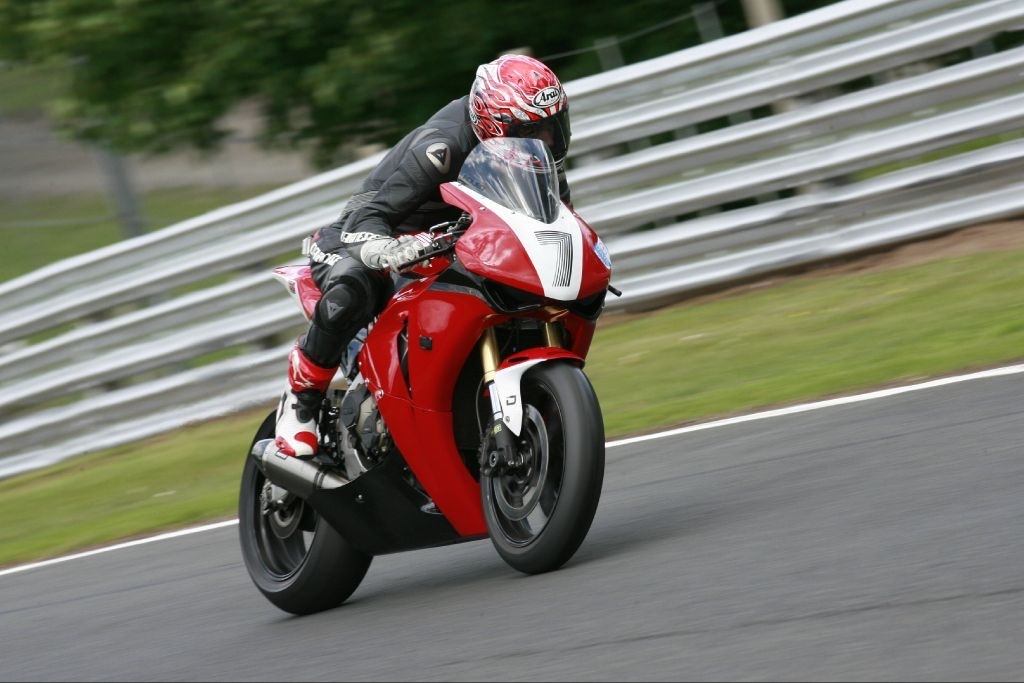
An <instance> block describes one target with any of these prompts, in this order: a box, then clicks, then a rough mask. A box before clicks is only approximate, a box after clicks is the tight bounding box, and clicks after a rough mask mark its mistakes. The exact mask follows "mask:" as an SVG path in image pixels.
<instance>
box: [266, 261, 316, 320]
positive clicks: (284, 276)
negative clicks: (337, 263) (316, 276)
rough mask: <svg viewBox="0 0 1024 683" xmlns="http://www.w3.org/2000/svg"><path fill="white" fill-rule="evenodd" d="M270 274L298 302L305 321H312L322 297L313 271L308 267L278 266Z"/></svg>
mask: <svg viewBox="0 0 1024 683" xmlns="http://www.w3.org/2000/svg"><path fill="white" fill-rule="evenodd" d="M272 273H273V275H274V277H276V278H277V279H278V280H279V281H280V282H281V283H283V284H284V286H285V287H287V288H288V293H289V294H291V295H292V296H293V297H295V299H296V300H298V302H299V305H300V306H302V313H303V315H305V316H306V319H307V320H312V319H313V314H314V313H315V312H316V305H317V304H318V303H319V302H320V298H321V297H322V296H323V292H321V291H320V288H319V287H317V286H316V281H314V280H313V269H312V268H310V267H309V266H279V267H277V268H274V270H273V271H272Z"/></svg>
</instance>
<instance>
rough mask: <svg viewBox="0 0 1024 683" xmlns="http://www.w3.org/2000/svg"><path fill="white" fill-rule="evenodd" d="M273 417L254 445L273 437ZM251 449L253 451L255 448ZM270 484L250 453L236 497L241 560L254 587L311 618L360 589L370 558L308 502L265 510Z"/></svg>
mask: <svg viewBox="0 0 1024 683" xmlns="http://www.w3.org/2000/svg"><path fill="white" fill-rule="evenodd" d="M275 417H276V416H275V413H271V414H270V415H269V416H268V417H267V419H266V420H264V421H263V424H262V425H260V428H259V431H257V432H256V437H255V438H254V439H253V443H252V445H255V443H256V442H257V441H260V440H263V439H269V438H273V437H274V426H275ZM252 445H250V447H249V448H250V450H251V449H252ZM266 484H267V481H266V478H265V477H264V476H263V473H262V472H261V471H260V469H259V467H257V466H256V461H255V460H254V459H253V458H252V457H251V456H249V455H247V456H246V459H245V468H244V469H243V471H242V488H241V493H240V495H239V497H238V533H239V539H240V541H241V545H242V558H243V560H244V561H245V568H246V569H247V570H248V572H249V576H250V577H251V578H252V580H253V583H255V584H256V588H258V589H259V591H260V592H261V593H263V595H264V596H266V598H267V599H268V600H270V602H272V603H274V605H276V606H277V607H279V608H280V609H282V610H284V611H285V612H290V613H292V614H312V613H314V612H320V611H323V610H327V609H332V608H334V607H337V606H338V605H340V604H342V603H343V602H345V600H347V599H348V598H349V596H350V595H352V593H353V592H354V591H355V590H356V588H357V587H358V586H359V584H360V582H362V580H363V577H364V576H365V575H366V571H367V569H369V567H370V562H371V561H372V559H373V558H372V556H370V555H367V554H365V553H362V552H359V551H358V550H356V549H354V548H353V547H352V546H351V545H349V544H348V542H347V541H345V539H344V538H342V536H341V535H340V534H339V533H338V532H337V531H336V530H335V529H334V528H333V527H332V526H331V525H330V524H328V523H327V522H326V521H324V520H323V519H322V518H321V517H320V515H318V514H317V513H316V512H315V511H314V510H313V509H312V508H311V507H310V506H309V505H308V504H306V503H305V502H304V501H302V500H301V499H296V500H295V501H293V503H292V504H291V505H290V506H288V508H287V509H286V510H278V511H272V512H265V511H264V505H263V502H264V501H263V500H262V496H263V494H262V492H263V490H264V487H265V486H266Z"/></svg>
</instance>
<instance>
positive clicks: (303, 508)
mask: <svg viewBox="0 0 1024 683" xmlns="http://www.w3.org/2000/svg"><path fill="white" fill-rule="evenodd" d="M253 487H254V494H255V496H254V500H255V504H254V505H253V506H252V510H251V511H250V514H251V515H252V522H253V523H252V530H253V534H254V536H255V542H256V543H255V545H256V552H257V554H258V555H259V559H260V563H261V564H262V565H263V568H264V569H265V570H266V571H267V573H268V574H270V576H271V577H273V578H274V579H275V580H277V581H286V580H288V579H289V578H291V577H292V576H294V575H295V573H296V572H298V571H299V569H300V568H301V567H302V565H303V564H305V562H306V558H307V557H308V556H309V550H310V548H311V547H312V544H313V539H314V537H315V536H316V528H317V524H318V522H319V515H317V514H316V513H315V512H314V511H313V509H312V508H311V507H310V506H309V505H307V504H306V503H305V501H303V500H302V499H301V498H299V497H298V496H292V495H291V494H288V496H289V500H288V501H287V502H286V504H284V505H277V504H276V503H275V501H276V500H279V499H280V496H281V493H284V490H283V489H280V488H278V487H276V486H274V485H273V484H271V483H270V482H269V481H268V480H267V479H266V477H264V476H263V475H262V474H259V473H257V476H256V477H255V480H254V482H253Z"/></svg>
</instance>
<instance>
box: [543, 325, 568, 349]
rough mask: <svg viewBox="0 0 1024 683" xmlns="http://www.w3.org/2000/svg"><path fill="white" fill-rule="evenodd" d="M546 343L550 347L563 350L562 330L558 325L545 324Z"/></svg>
mask: <svg viewBox="0 0 1024 683" xmlns="http://www.w3.org/2000/svg"><path fill="white" fill-rule="evenodd" d="M544 343H545V344H547V345H548V346H554V347H557V348H559V349H561V348H563V346H564V344H563V343H562V328H561V327H559V326H558V323H544Z"/></svg>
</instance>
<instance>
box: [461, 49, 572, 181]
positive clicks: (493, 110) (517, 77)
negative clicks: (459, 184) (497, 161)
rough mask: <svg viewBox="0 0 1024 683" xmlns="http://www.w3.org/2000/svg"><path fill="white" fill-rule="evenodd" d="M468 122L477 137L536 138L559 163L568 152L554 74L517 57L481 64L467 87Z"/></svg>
mask: <svg viewBox="0 0 1024 683" xmlns="http://www.w3.org/2000/svg"><path fill="white" fill-rule="evenodd" d="M469 120H470V122H471V123H472V124H473V132H474V133H476V136H477V138H479V139H480V140H486V139H488V138H494V137H507V138H536V139H538V140H543V141H544V142H545V143H547V146H548V148H550V149H551V155H552V156H553V157H554V158H555V161H556V162H558V163H561V161H562V160H563V159H565V155H566V152H568V150H569V137H570V135H571V132H570V129H569V99H568V98H567V97H566V96H565V91H564V90H563V89H562V84H561V83H559V82H558V77H557V76H555V73H554V72H553V71H552V70H551V69H549V68H548V67H546V66H545V65H544V64H543V63H542V62H539V61H537V60H536V59H534V58H533V57H526V56H523V55H502V56H501V57H498V58H497V59H495V60H494V61H493V62H489V63H487V64H481V65H480V67H479V68H478V69H477V70H476V79H475V80H474V81H473V87H472V88H471V89H470V91H469Z"/></svg>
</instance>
